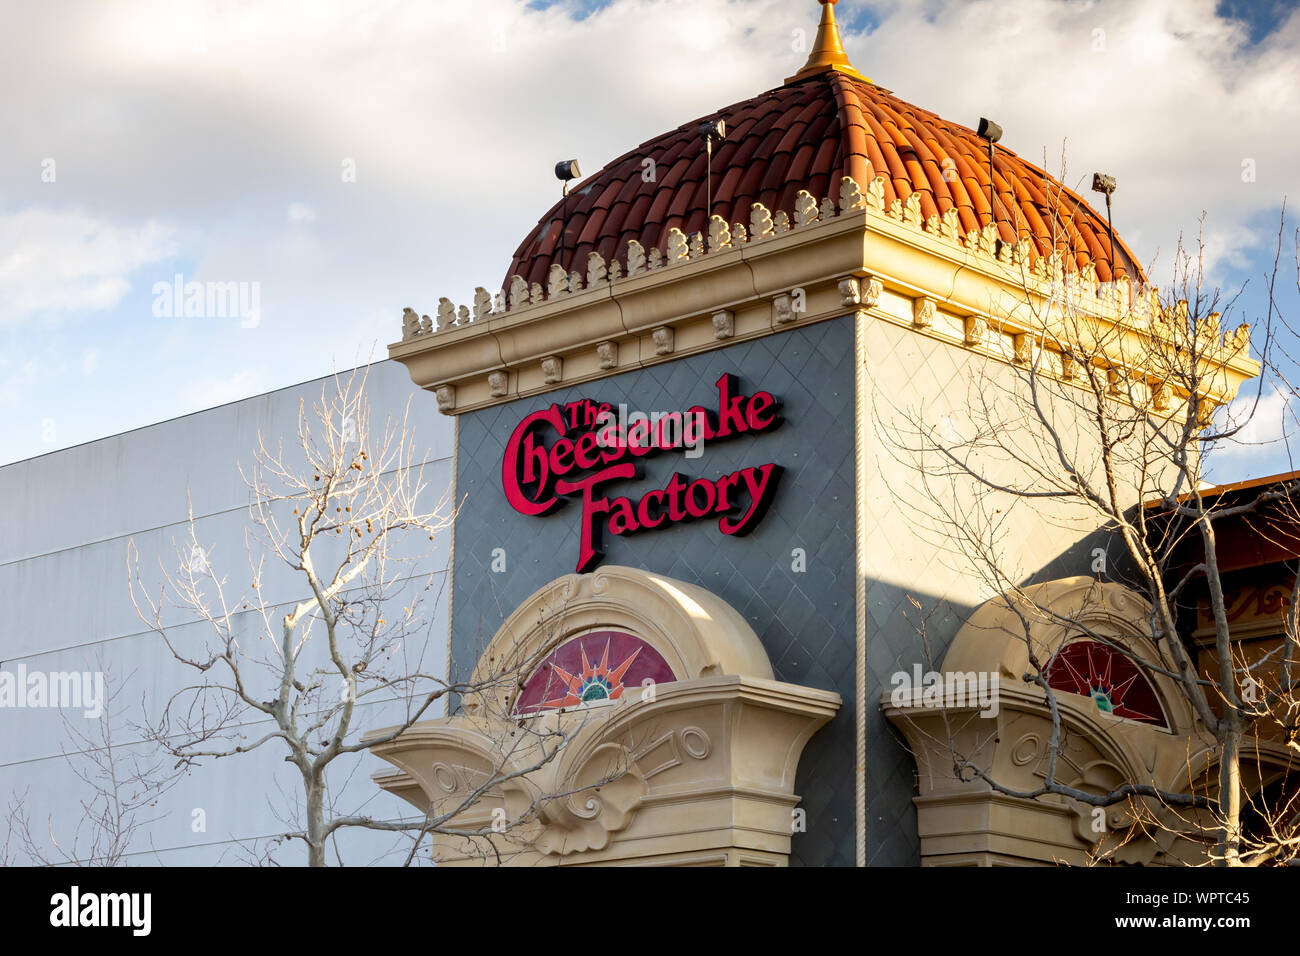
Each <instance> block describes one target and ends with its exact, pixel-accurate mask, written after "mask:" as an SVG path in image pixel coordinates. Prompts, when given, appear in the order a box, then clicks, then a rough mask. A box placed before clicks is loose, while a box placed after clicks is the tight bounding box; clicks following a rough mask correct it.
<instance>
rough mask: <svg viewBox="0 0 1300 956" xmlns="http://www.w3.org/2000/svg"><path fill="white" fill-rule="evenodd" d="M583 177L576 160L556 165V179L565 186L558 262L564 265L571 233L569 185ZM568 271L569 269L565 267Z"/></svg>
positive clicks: (568, 160) (561, 209) (564, 161)
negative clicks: (565, 244)
mask: <svg viewBox="0 0 1300 956" xmlns="http://www.w3.org/2000/svg"><path fill="white" fill-rule="evenodd" d="M581 175H582V170H580V169H578V161H577V160H576V159H565V160H561V161H560V162H558V163H556V164H555V178H556V179H558V180H559V181H560V182H562V183H563V184H564V195H563V196H562V197H561V198H560V257H559V259H558V260H557V261H558V262H559V264H560V265H562V266H563V265H564V234H565V233H566V232H568V231H569V183H571V182H573V181H574V180H575V179H577V178H579V177H580V176H581ZM565 271H566V272H567V271H568V267H567V266H566V267H565Z"/></svg>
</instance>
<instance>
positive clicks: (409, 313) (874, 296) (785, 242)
mask: <svg viewBox="0 0 1300 956" xmlns="http://www.w3.org/2000/svg"><path fill="white" fill-rule="evenodd" d="M882 196H883V187H882V185H881V183H880V181H879V180H877V181H876V182H874V183H872V184H871V185H870V186H869V187H868V188H867V190H866V192H865V195H864V194H863V192H862V191H861V190H860V189H859V187H858V184H857V183H855V182H854V181H853V180H852V179H849V178H848V177H845V179H844V181H843V182H842V184H841V189H840V198H839V203H838V205H837V204H836V203H835V202H833V201H832V200H831V199H829V198H827V199H825V200H823V201H822V202H821V203H820V205H819V204H818V203H817V202H816V200H815V199H814V198H813V197H812V196H811V194H809V193H807V192H801V193H800V194H799V198H798V200H797V201H796V208H795V210H794V213H793V216H791V215H789V214H787V213H785V212H784V211H782V212H778V213H777V214H776V215H775V216H773V215H772V213H771V212H770V211H769V210H767V209H765V208H764V207H762V206H761V205H759V204H755V205H754V208H753V210H752V213H751V216H750V222H749V225H748V226H746V225H745V224H742V223H736V224H734V225H730V226H729V225H728V224H727V223H725V222H724V221H723V220H722V219H721V218H719V217H716V216H715V217H714V218H713V222H712V225H711V228H710V230H709V236H708V237H707V238H706V237H704V236H702V235H701V234H698V233H697V234H695V235H694V236H689V237H688V236H686V235H684V234H683V233H681V232H680V231H678V230H673V232H672V236H671V238H670V240H669V252H668V255H667V256H664V255H662V254H661V253H660V252H659V250H657V249H655V250H651V251H650V254H649V255H648V256H647V255H646V254H645V250H644V249H642V248H641V247H640V245H639V244H637V243H632V244H630V246H629V251H628V255H627V257H626V258H627V264H626V266H625V265H624V264H622V263H620V262H618V261H610V262H606V261H605V260H604V259H602V258H601V257H600V256H599V255H597V254H595V253H592V254H591V255H590V256H589V261H588V269H587V275H586V277H585V278H584V277H583V276H582V275H580V274H578V273H576V272H575V273H572V274H570V275H569V276H567V277H566V276H564V275H563V271H562V270H561V269H560V267H559V266H553V267H552V274H551V276H550V281H549V282H548V288H547V289H546V290H545V291H544V290H543V289H542V287H541V286H540V284H534V285H532V286H531V287H529V286H528V285H527V284H526V283H524V281H523V280H522V279H519V278H518V277H516V278H515V280H513V281H512V283H511V289H510V290H508V291H503V292H501V293H498V294H497V295H496V296H495V297H494V296H492V295H490V294H489V293H488V292H487V291H486V290H485V289H483V288H479V289H478V290H477V293H476V295H475V304H474V310H473V313H471V311H470V310H469V309H468V308H466V307H463V306H462V307H460V308H459V309H457V308H456V307H455V306H454V305H453V304H452V303H451V302H450V300H447V299H443V300H441V302H440V305H439V308H438V310H437V314H438V317H437V321H436V323H435V322H434V321H433V320H431V319H430V318H429V317H428V316H424V317H421V316H419V315H417V314H416V313H415V312H414V311H413V310H410V309H408V310H406V313H405V316H404V321H403V339H402V341H401V342H398V343H394V344H393V345H391V346H389V354H390V357H392V358H393V359H395V360H397V361H399V362H402V363H403V364H404V365H406V366H407V369H408V371H409V372H410V374H411V378H412V380H413V381H414V382H415V383H416V384H418V385H420V386H421V387H423V388H427V389H430V390H432V391H434V392H435V393H436V394H437V397H438V403H439V407H440V408H441V409H442V410H443V411H444V412H446V413H448V414H459V413H461V412H465V411H473V410H475V409H479V408H484V407H487V406H490V405H494V404H499V403H502V402H507V401H512V400H514V399H517V398H523V397H529V396H534V395H539V394H543V393H545V392H547V391H551V390H555V389H559V388H565V387H568V386H571V385H574V384H580V383H585V382H589V381H593V380H596V379H600V378H604V377H608V376H611V375H616V374H619V373H620V372H624V371H628V370H630V369H635V368H643V367H646V366H650V365H654V364H658V363H660V362H667V361H672V360H673V359H675V358H679V357H682V356H686V355H692V354H698V353H701V352H706V351H710V350H712V349H716V348H722V347H725V346H728V345H730V344H732V343H734V342H741V341H747V340H751V339H755V338H760V337H762V336H765V335H771V334H774V333H776V332H780V331H783V330H785V329H788V328H793V327H795V326H797V325H807V324H811V323H815V322H821V321H825V320H827V319H832V318H837V317H840V316H843V315H845V314H848V313H851V312H854V311H866V312H868V313H869V314H870V315H872V316H873V317H876V318H879V319H882V320H884V321H888V322H891V323H893V324H896V325H900V326H903V327H905V328H909V329H911V330H912V331H914V332H915V333H917V334H921V335H926V336H931V337H935V338H939V339H942V340H945V341H948V342H950V343H952V344H954V345H956V346H958V347H962V348H968V349H971V350H973V351H976V352H978V353H981V354H983V355H985V356H987V357H990V358H994V359H996V360H999V361H1004V362H1009V363H1014V362H1021V363H1023V362H1026V361H1029V360H1030V359H1031V358H1032V357H1033V356H1034V355H1035V354H1037V353H1038V352H1040V351H1042V350H1044V349H1046V350H1047V351H1049V352H1053V355H1054V356H1055V358H1053V360H1052V361H1053V363H1054V364H1053V366H1052V368H1053V369H1054V370H1055V371H1054V374H1058V375H1059V376H1060V377H1064V378H1069V372H1070V369H1069V368H1068V363H1063V362H1062V361H1061V359H1060V356H1059V353H1058V352H1055V351H1054V350H1053V346H1054V345H1055V338H1056V337H1057V335H1058V331H1059V338H1060V339H1062V340H1064V339H1065V338H1067V336H1066V335H1065V331H1064V329H1061V330H1054V329H1052V328H1050V327H1047V328H1046V329H1045V327H1044V323H1043V319H1042V318H1041V317H1042V316H1043V315H1044V314H1051V312H1052V309H1053V308H1056V309H1057V310H1058V311H1060V310H1062V309H1069V310H1070V311H1071V314H1072V315H1074V316H1084V317H1086V319H1087V323H1088V324H1089V327H1090V329H1092V330H1093V333H1094V334H1095V335H1096V336H1097V337H1098V341H1101V342H1103V343H1105V346H1104V351H1105V354H1106V355H1107V356H1108V359H1107V362H1106V364H1107V367H1108V368H1109V369H1111V370H1114V371H1115V375H1116V377H1117V378H1119V377H1122V378H1124V379H1130V378H1131V379H1134V380H1140V381H1143V382H1144V383H1145V382H1146V381H1147V380H1149V379H1150V380H1151V398H1152V399H1153V400H1156V401H1157V404H1159V402H1160V401H1163V399H1156V394H1155V393H1156V392H1157V391H1159V384H1158V383H1157V382H1156V381H1155V380H1154V378H1153V377H1152V376H1151V375H1150V374H1149V373H1148V370H1146V369H1144V368H1141V367H1140V366H1141V365H1142V364H1143V362H1142V358H1141V357H1142V356H1144V355H1149V353H1150V342H1151V341H1152V339H1153V337H1160V336H1161V335H1162V333H1161V331H1160V323H1161V322H1162V321H1163V320H1166V319H1168V316H1163V315H1162V314H1161V313H1160V311H1159V308H1158V305H1157V302H1156V299H1155V296H1154V294H1152V293H1150V292H1140V293H1134V291H1133V290H1131V289H1130V288H1129V285H1128V283H1127V282H1126V281H1121V282H1119V283H1115V284H1113V285H1102V284H1099V283H1098V282H1097V281H1096V278H1095V274H1094V273H1093V271H1092V269H1091V267H1087V268H1085V269H1084V270H1081V271H1074V272H1068V273H1067V272H1066V270H1065V269H1064V268H1063V265H1062V261H1061V259H1060V257H1059V255H1056V256H1052V257H1050V258H1047V257H1042V256H1035V255H1034V254H1033V252H1032V250H1031V247H1030V246H1029V243H1028V241H1027V240H1025V241H1022V242H1020V243H1018V244H1016V245H1014V246H1010V245H1006V244H999V243H997V242H995V239H994V234H993V231H992V230H991V229H990V228H988V227H986V228H985V229H984V230H983V231H981V232H970V233H968V234H966V235H965V236H961V235H959V233H958V228H957V217H956V215H955V212H953V211H950V212H949V213H948V214H946V215H945V216H943V217H937V216H932V217H931V218H930V219H929V220H928V221H924V222H923V221H922V220H921V218H920V205H919V200H917V199H916V198H915V197H913V198H912V199H909V201H908V202H907V203H898V202H895V203H894V204H893V207H892V208H890V209H885V208H884V204H883V200H882V198H881V197H882ZM507 301H508V304H507ZM724 313H725V314H724ZM1215 321H1217V320H1215V319H1213V318H1211V319H1210V320H1207V323H1210V324H1211V325H1212V324H1213V323H1214V322H1215ZM1075 327H1076V328H1077V323H1076V324H1075ZM1205 331H1206V334H1207V338H1212V339H1213V341H1214V342H1216V343H1217V344H1216V346H1215V347H1214V348H1213V349H1211V350H1210V354H1208V355H1207V357H1206V364H1207V365H1209V366H1212V367H1213V370H1214V372H1215V373H1216V375H1215V376H1214V378H1215V379H1216V385H1215V386H1214V387H1213V391H1212V394H1210V396H1209V397H1210V398H1211V399H1212V400H1214V401H1216V402H1223V401H1228V400H1230V399H1231V398H1232V397H1233V395H1235V393H1236V390H1237V388H1238V387H1239V385H1240V383H1241V382H1242V381H1243V380H1245V379H1247V378H1250V377H1253V376H1254V375H1257V374H1258V372H1259V364H1258V363H1257V362H1255V361H1254V360H1253V359H1251V358H1250V355H1249V349H1248V345H1249V329H1248V327H1246V326H1242V327H1240V328H1238V329H1237V330H1235V331H1231V332H1228V333H1226V334H1221V332H1220V330H1219V329H1218V328H1217V326H1213V327H1210V328H1207V329H1205ZM1084 344H1085V345H1086V344H1087V343H1084Z"/></svg>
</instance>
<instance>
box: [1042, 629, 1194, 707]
mask: <svg viewBox="0 0 1300 956" xmlns="http://www.w3.org/2000/svg"><path fill="white" fill-rule="evenodd" d="M1047 684H1048V686H1049V687H1051V688H1052V689H1054V690H1059V691H1065V692H1066V693H1070V694H1080V695H1082V696H1084V697H1090V698H1092V700H1093V703H1095V704H1096V705H1097V709H1098V710H1100V711H1102V712H1103V713H1107V714H1114V715H1115V716H1116V717H1127V718H1128V719H1129V720H1137V721H1141V722H1142V723H1144V724H1157V725H1159V726H1161V727H1165V726H1168V723H1167V721H1166V719H1165V713H1164V709H1163V708H1162V707H1161V706H1160V699H1159V698H1158V697H1157V696H1156V692H1155V688H1153V687H1152V686H1151V682H1150V681H1149V680H1147V678H1146V675H1144V674H1143V673H1142V671H1141V670H1140V669H1139V668H1138V666H1137V665H1136V664H1134V663H1133V661H1132V659H1130V658H1129V657H1128V656H1127V655H1126V654H1124V653H1123V652H1122V651H1120V650H1118V649H1116V648H1114V647H1109V646H1107V645H1105V644H1102V643H1100V642H1099V641H1075V642H1074V643H1073V644H1068V645H1066V646H1065V647H1064V648H1062V649H1061V650H1060V651H1058V652H1057V655H1056V657H1054V658H1052V662H1051V663H1050V664H1049V665H1048V666H1047Z"/></svg>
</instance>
